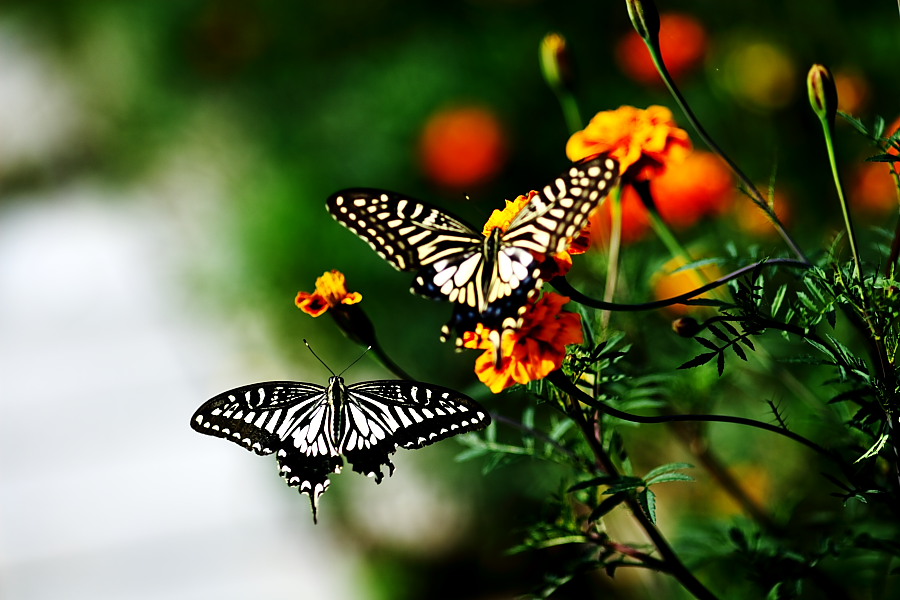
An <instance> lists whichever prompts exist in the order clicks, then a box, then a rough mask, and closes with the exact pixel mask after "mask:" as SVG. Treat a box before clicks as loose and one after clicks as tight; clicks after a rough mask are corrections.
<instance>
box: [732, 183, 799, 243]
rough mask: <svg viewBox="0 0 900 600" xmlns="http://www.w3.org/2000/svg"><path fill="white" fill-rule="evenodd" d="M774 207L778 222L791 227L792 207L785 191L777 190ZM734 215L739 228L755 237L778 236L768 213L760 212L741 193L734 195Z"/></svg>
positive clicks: (762, 188)
mask: <svg viewBox="0 0 900 600" xmlns="http://www.w3.org/2000/svg"><path fill="white" fill-rule="evenodd" d="M760 189H761V190H763V191H765V188H764V187H760ZM773 207H774V208H775V214H776V215H778V220H779V221H781V222H782V224H784V225H789V224H790V222H791V205H790V201H789V200H788V196H787V194H786V193H785V192H784V191H783V190H781V189H777V190H775V197H774V198H773ZM732 215H733V218H734V222H735V223H736V224H737V226H738V227H739V228H740V229H741V230H742V231H744V232H746V233H749V234H750V235H752V236H754V237H767V236H775V235H777V234H778V232H777V231H776V230H775V227H773V226H772V222H771V221H770V220H769V217H767V216H766V213H764V212H763V211H762V210H760V208H759V207H758V206H756V204H754V203H753V201H752V200H750V198H748V197H747V196H745V195H744V194H742V193H740V192H737V193H735V194H734V211H733V212H732Z"/></svg>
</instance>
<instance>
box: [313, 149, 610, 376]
mask: <svg viewBox="0 0 900 600" xmlns="http://www.w3.org/2000/svg"><path fill="white" fill-rule="evenodd" d="M618 173H619V165H618V163H617V162H616V161H615V160H614V159H612V158H609V157H605V156H601V157H596V158H593V159H591V160H587V161H584V162H581V163H577V164H574V165H572V167H570V168H569V170H568V171H566V172H565V173H563V174H562V175H560V176H559V177H557V178H556V179H555V180H553V181H552V182H551V183H550V184H548V185H546V186H544V187H543V188H542V189H541V190H539V191H538V193H537V195H535V196H534V198H532V200H531V202H530V203H529V204H528V205H527V206H526V207H525V208H524V209H522V210H521V212H519V214H518V215H517V216H516V217H515V218H514V219H513V220H512V222H511V223H510V224H509V226H508V227H507V228H506V230H505V231H504V230H503V229H501V228H495V229H493V230H492V231H491V232H490V234H489V235H484V234H482V233H481V232H479V231H476V230H475V229H474V228H473V227H471V226H470V225H468V224H466V223H465V222H464V221H462V220H461V219H459V218H457V217H455V216H453V215H451V214H450V213H448V212H446V211H443V210H441V209H439V208H436V207H434V206H431V205H430V204H427V203H425V202H420V201H418V200H414V199H412V198H409V197H407V196H404V195H403V194H398V193H396V192H389V191H386V190H378V189H371V188H350V189H345V190H341V191H339V192H336V193H335V194H332V195H331V196H330V197H329V198H328V201H327V206H328V210H329V212H330V213H331V215H332V216H333V217H334V218H335V219H336V220H337V221H338V222H339V223H340V224H341V225H344V226H345V227H347V228H348V229H349V230H350V231H352V232H353V233H355V234H356V235H358V236H359V237H360V238H362V239H363V240H364V241H365V242H367V243H368V244H369V245H370V246H371V247H372V248H373V249H374V250H375V252H377V253H378V255H379V256H381V257H382V258H383V259H385V260H386V261H388V262H389V263H390V264H391V265H393V266H394V267H395V268H396V269H398V270H400V271H418V273H417V274H416V277H415V279H414V281H413V285H412V289H411V291H412V292H413V293H416V294H419V295H421V296H425V297H426V298H431V299H435V300H448V301H450V302H453V303H454V310H453V315H452V317H451V319H450V322H449V323H447V324H446V325H445V326H444V327H443V329H442V333H443V335H442V339H446V337H448V336H449V335H450V333H451V331H453V332H455V333H456V335H457V344H459V343H460V340H459V339H458V338H459V337H460V336H462V334H463V332H465V331H474V330H475V327H476V325H477V324H478V323H481V324H482V325H483V326H484V327H487V328H489V329H492V330H494V332H493V333H492V335H496V339H495V344H494V345H495V348H498V352H499V347H500V344H499V341H500V339H501V338H502V333H503V332H505V331H509V330H515V329H518V328H519V327H520V326H521V324H522V313H523V312H524V311H525V309H526V305H527V302H528V300H529V298H530V297H531V296H532V295H533V294H534V293H535V291H536V290H537V289H538V288H539V287H540V286H541V283H542V282H541V280H540V277H539V274H540V266H541V262H542V260H543V258H544V257H546V256H547V255H551V254H556V253H558V252H562V251H563V250H565V248H566V246H567V244H568V241H569V239H570V238H572V237H573V236H575V235H577V234H578V233H579V232H580V231H581V229H582V227H583V226H584V225H585V224H586V223H587V220H588V216H589V215H590V213H591V211H592V210H594V208H595V207H597V205H598V204H600V202H601V201H602V200H603V198H604V197H605V196H606V195H607V194H608V193H609V190H610V189H612V187H613V186H614V185H615V184H616V181H617V180H618ZM498 331H499V333H498ZM498 360H499V355H498Z"/></svg>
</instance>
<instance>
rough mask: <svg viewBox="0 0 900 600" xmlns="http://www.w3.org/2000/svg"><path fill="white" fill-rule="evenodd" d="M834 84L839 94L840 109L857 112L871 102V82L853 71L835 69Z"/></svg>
mask: <svg viewBox="0 0 900 600" xmlns="http://www.w3.org/2000/svg"><path fill="white" fill-rule="evenodd" d="M834 86H835V87H836V88H837V94H838V110H842V111H844V112H845V113H848V114H851V115H852V114H855V113H858V112H860V111H861V110H863V109H864V108H865V107H866V106H867V105H868V104H869V95H870V90H869V82H868V81H866V79H865V78H864V77H863V76H862V75H860V74H858V73H855V72H853V71H835V73H834Z"/></svg>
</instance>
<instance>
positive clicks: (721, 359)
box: [716, 352, 725, 377]
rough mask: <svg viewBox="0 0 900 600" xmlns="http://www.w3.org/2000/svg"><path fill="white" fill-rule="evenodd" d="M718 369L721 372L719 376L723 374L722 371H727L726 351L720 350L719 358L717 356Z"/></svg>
mask: <svg viewBox="0 0 900 600" xmlns="http://www.w3.org/2000/svg"><path fill="white" fill-rule="evenodd" d="M716 370H718V372H719V377H721V376H722V373H724V372H725V353H724V352H720V353H719V356H718V358H716Z"/></svg>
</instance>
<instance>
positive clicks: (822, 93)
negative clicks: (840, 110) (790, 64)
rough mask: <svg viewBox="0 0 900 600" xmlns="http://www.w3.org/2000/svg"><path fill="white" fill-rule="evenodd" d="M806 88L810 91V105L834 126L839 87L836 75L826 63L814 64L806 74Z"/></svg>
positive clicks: (823, 120) (824, 121) (826, 121)
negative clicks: (835, 81)
mask: <svg viewBox="0 0 900 600" xmlns="http://www.w3.org/2000/svg"><path fill="white" fill-rule="evenodd" d="M806 90H807V92H809V105H810V106H812V109H813V112H815V113H816V115H818V117H819V119H820V120H821V121H822V122H823V123H825V124H826V125H827V126H828V127H833V126H834V116H835V114H836V113H837V104H838V98H837V88H836V87H835V85H834V77H832V75H831V71H830V70H829V69H828V67H826V66H825V65H813V66H812V67H811V68H810V69H809V74H808V75H807V76H806Z"/></svg>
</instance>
